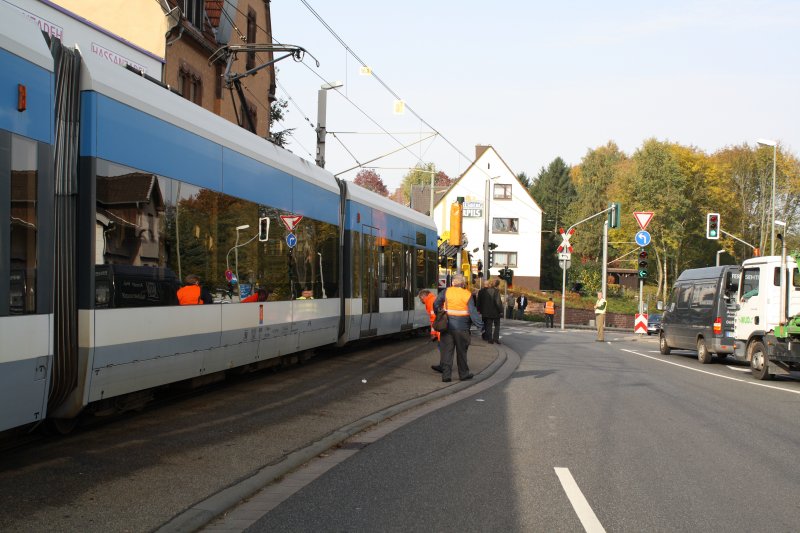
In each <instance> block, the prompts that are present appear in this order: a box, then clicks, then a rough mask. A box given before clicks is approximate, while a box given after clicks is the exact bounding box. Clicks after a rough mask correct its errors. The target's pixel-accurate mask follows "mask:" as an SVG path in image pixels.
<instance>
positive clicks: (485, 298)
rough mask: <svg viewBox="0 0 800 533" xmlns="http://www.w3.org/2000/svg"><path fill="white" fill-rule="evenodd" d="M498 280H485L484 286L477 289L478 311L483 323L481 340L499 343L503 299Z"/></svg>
mask: <svg viewBox="0 0 800 533" xmlns="http://www.w3.org/2000/svg"><path fill="white" fill-rule="evenodd" d="M499 286H500V280H499V279H494V280H492V281H487V282H486V286H485V287H484V288H482V289H481V290H480V291H478V306H477V307H478V312H479V313H480V314H481V318H482V319H483V325H484V328H485V329H484V333H483V340H485V341H489V344H494V343H497V344H500V317H502V316H503V301H502V299H501V298H500V291H499V290H498V289H497V287H499Z"/></svg>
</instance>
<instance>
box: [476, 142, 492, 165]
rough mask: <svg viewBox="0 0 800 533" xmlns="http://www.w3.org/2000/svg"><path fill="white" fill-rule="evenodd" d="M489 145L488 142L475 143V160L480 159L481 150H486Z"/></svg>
mask: <svg viewBox="0 0 800 533" xmlns="http://www.w3.org/2000/svg"><path fill="white" fill-rule="evenodd" d="M490 146H491V145H488V144H476V145H475V161H477V160H478V159H480V157H481V156H482V155H483V152H485V151H486V150H488V149H489V148H490Z"/></svg>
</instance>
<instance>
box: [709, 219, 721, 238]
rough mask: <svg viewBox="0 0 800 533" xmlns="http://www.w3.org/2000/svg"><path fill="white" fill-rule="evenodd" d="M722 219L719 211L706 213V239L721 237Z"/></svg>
mask: <svg viewBox="0 0 800 533" xmlns="http://www.w3.org/2000/svg"><path fill="white" fill-rule="evenodd" d="M719 226H720V220H719V213H709V214H707V215H706V239H714V240H717V239H719V232H720V229H719Z"/></svg>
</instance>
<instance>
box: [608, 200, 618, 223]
mask: <svg viewBox="0 0 800 533" xmlns="http://www.w3.org/2000/svg"><path fill="white" fill-rule="evenodd" d="M608 207H610V208H611V211H609V212H608V227H609V228H618V227H619V202H611V205H609V206H608Z"/></svg>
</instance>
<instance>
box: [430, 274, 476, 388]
mask: <svg viewBox="0 0 800 533" xmlns="http://www.w3.org/2000/svg"><path fill="white" fill-rule="evenodd" d="M466 286H467V280H466V279H464V276H462V275H461V274H456V275H455V276H453V280H452V282H451V287H448V288H447V289H446V290H444V291H442V292H440V293H439V296H437V297H436V300H435V301H434V302H433V309H434V311H435V312H439V311H440V310H442V309H445V310H446V311H447V329H446V330H445V331H443V332H442V337H441V342H440V343H439V344H440V350H441V357H442V364H441V367H442V381H443V382H445V383H447V382H450V381H452V380H451V378H450V374H451V373H452V370H453V350H455V351H456V363H457V364H458V377H459V379H460V380H461V381H465V380H468V379H472V378H473V375H472V373H471V372H470V371H469V365H468V364H467V350H468V349H469V343H470V332H469V329H470V326H471V325H472V324H475V326H476V327H477V328H478V330H481V329H483V320H481V316H480V315H479V314H478V310H477V309H476V307H475V302H474V301H473V299H472V293H471V292H469V291H468V290H467V289H466V288H465V287H466Z"/></svg>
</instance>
